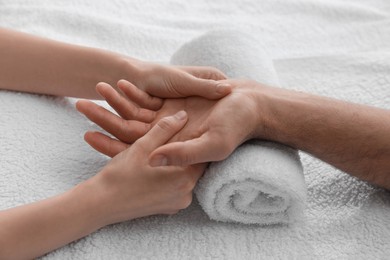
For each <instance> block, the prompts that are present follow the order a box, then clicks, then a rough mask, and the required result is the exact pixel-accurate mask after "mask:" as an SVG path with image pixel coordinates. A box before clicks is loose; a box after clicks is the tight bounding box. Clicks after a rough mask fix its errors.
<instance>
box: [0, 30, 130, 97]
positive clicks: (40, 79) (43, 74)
mask: <svg viewBox="0 0 390 260" xmlns="http://www.w3.org/2000/svg"><path fill="white" fill-rule="evenodd" d="M0 36H1V41H0V55H1V59H0V89H9V90H16V91H24V92H32V93H42V94H50V95H59V96H73V97H83V98H92V99H100V98H101V97H100V96H99V95H97V94H96V91H95V86H96V84H97V83H98V82H100V81H105V82H110V83H112V84H113V85H114V86H115V85H116V82H117V81H118V80H120V79H122V78H127V79H129V80H131V76H132V74H133V73H136V72H135V65H134V67H132V62H134V64H135V63H136V62H137V61H136V60H132V59H130V58H128V57H123V56H121V55H119V54H116V53H112V52H109V51H104V50H100V49H95V48H88V47H82V46H77V45H71V44H66V43H61V42H57V41H53V40H49V39H44V38H40V37H35V36H32V35H28V34H24V33H20V32H15V31H11V30H7V29H2V28H0Z"/></svg>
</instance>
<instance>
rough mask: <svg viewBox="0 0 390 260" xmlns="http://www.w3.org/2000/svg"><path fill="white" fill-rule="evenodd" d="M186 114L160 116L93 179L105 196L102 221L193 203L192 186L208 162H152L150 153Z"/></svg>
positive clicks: (176, 128)
mask: <svg viewBox="0 0 390 260" xmlns="http://www.w3.org/2000/svg"><path fill="white" fill-rule="evenodd" d="M187 118H188V117H187V114H186V113H185V112H184V111H180V112H178V113H176V114H175V115H174V116H169V117H165V118H163V119H161V120H159V121H158V122H157V123H156V125H155V126H154V127H153V128H152V129H151V130H150V131H149V132H148V133H147V134H146V135H145V136H143V137H142V138H140V139H139V140H138V141H137V142H135V143H134V144H133V145H132V146H131V147H130V148H128V149H126V150H125V151H123V152H121V153H119V154H118V155H116V156H115V157H114V158H113V159H112V160H111V161H110V162H109V164H108V165H107V166H106V167H104V168H103V170H102V171H101V172H100V173H99V174H98V175H96V176H94V177H93V178H92V179H90V182H91V185H92V186H93V187H94V188H95V189H96V190H99V193H100V194H99V196H100V197H101V198H102V201H101V205H102V206H101V209H100V212H101V214H102V215H103V217H104V221H103V222H104V224H103V225H107V224H111V223H116V222H120V221H125V220H129V219H134V218H138V217H143V216H148V215H154V214H174V213H176V212H177V211H179V210H180V209H183V208H186V207H188V206H189V205H190V204H191V201H192V190H193V188H194V186H195V184H196V182H197V180H198V179H199V178H200V177H201V175H202V173H203V171H204V168H205V167H204V166H205V165H193V166H189V167H186V168H183V167H178V166H164V167H151V166H150V165H149V163H150V162H149V155H150V153H151V152H152V151H153V150H155V149H156V148H157V147H159V146H161V145H163V144H165V143H166V142H167V141H168V140H169V139H170V138H171V137H172V136H173V135H174V134H176V133H177V132H178V131H180V129H182V128H183V126H184V125H185V124H186V122H187Z"/></svg>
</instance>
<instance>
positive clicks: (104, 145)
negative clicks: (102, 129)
mask: <svg viewBox="0 0 390 260" xmlns="http://www.w3.org/2000/svg"><path fill="white" fill-rule="evenodd" d="M84 140H85V141H86V142H87V143H88V144H89V145H90V146H92V148H93V149H95V150H96V151H98V152H100V153H102V154H105V155H107V156H109V157H114V156H115V155H117V154H118V153H120V152H122V151H124V150H126V149H127V148H128V147H129V145H128V144H126V143H123V142H121V141H118V140H115V139H113V138H111V137H109V136H107V135H105V134H102V133H99V132H87V133H85V135H84Z"/></svg>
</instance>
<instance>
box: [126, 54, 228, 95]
mask: <svg viewBox="0 0 390 260" xmlns="http://www.w3.org/2000/svg"><path fill="white" fill-rule="evenodd" d="M129 65H130V66H128V67H129V68H130V69H129V70H128V71H129V73H127V75H125V77H124V79H127V80H129V81H131V82H132V83H133V84H134V85H135V86H137V87H138V88H140V89H141V90H143V91H145V92H147V93H148V94H150V95H152V96H156V97H160V98H179V97H189V96H200V97H204V98H207V99H219V98H222V97H224V96H226V95H227V94H229V93H230V91H231V86H230V84H227V83H223V82H219V81H218V80H223V79H226V76H225V75H224V74H223V73H222V72H221V71H219V70H218V69H216V68H213V67H199V66H170V65H160V64H156V63H150V62H144V61H134V60H129ZM134 70H135V73H134Z"/></svg>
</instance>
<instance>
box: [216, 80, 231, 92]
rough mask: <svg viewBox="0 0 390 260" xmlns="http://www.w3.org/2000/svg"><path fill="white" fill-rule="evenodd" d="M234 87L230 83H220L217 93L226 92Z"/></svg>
mask: <svg viewBox="0 0 390 260" xmlns="http://www.w3.org/2000/svg"><path fill="white" fill-rule="evenodd" d="M231 88H232V85H230V84H228V83H220V84H218V85H217V93H219V94H226V93H228V92H230V89H231Z"/></svg>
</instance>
